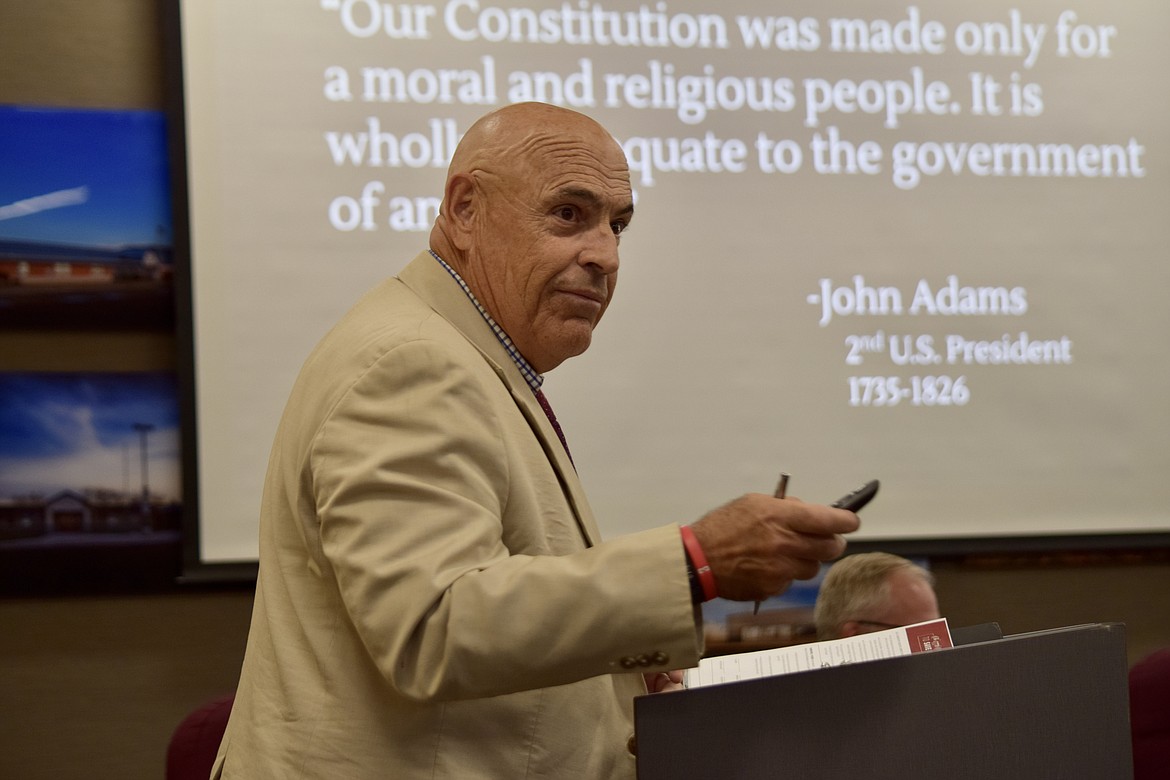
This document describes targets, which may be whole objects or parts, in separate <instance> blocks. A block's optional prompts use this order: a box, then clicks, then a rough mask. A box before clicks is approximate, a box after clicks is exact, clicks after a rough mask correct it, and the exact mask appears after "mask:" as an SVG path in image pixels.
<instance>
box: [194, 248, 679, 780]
mask: <svg viewBox="0 0 1170 780" xmlns="http://www.w3.org/2000/svg"><path fill="white" fill-rule="evenodd" d="M568 434H569V436H570V441H571V436H572V431H569V432H568ZM701 651H702V638H701V632H700V630H699V628H698V627H697V623H696V620H695V618H694V615H693V610H692V605H691V600H690V590H689V587H688V584H687V576H686V568H685V563H684V557H683V551H682V546H681V543H680V541H679V534H678V528H677V526H675V525H668V526H663V527H659V528H655V529H652V530H649V531H644V532H640V533H636V534H632V535H629V536H625V537H621V538H619V539H615V540H612V541H608V542H605V543H601V542H600V541H599V539H598V532H597V528H596V525H595V522H594V518H593V516H592V514H591V513H590V510H589V505H588V503H587V502H586V500H585V496H584V493H583V492H582V489H581V484H580V482H579V481H578V478H577V474H576V472H575V471H574V469H573V466H572V464H571V463H570V461H569V459H568V457H567V456H566V454H565V452H564V449H563V448H562V446H561V444H560V441H559V440H558V439H557V436H556V433H555V431H554V430H553V428H552V426H551V425H550V424H549V422H548V420H547V418H546V417H545V416H544V414H543V412H542V411H541V409H540V406H539V404H538V403H537V401H536V399H535V397H534V395H533V393H532V390H531V389H530V388H529V387H528V385H527V384H526V383H525V382H524V380H523V378H522V376H521V375H520V372H519V370H518V369H517V368H516V366H515V364H514V363H513V362H512V360H511V359H510V358H509V357H508V355H507V353H506V351H505V350H504V348H503V347H502V346H501V345H500V344H499V342H498V341H497V339H496V337H495V336H494V335H493V334H492V332H491V330H490V328H489V327H488V326H487V324H486V323H485V322H484V321H483V319H482V318H481V317H480V315H479V313H478V312H477V311H476V310H475V308H474V306H473V305H472V304H471V303H470V302H469V301H468V299H467V297H466V296H465V295H464V293H463V291H462V290H461V289H460V288H459V287H458V285H457V284H456V283H455V281H454V280H453V279H452V278H451V277H450V276H449V275H448V274H447V272H446V271H445V270H444V269H443V268H442V266H440V265H439V264H438V262H436V261H435V260H434V258H432V257H431V256H430V255H429V254H426V253H424V254H422V255H420V256H419V257H417V258H415V260H414V261H413V262H412V263H411V264H410V265H409V266H408V267H407V268H406V269H405V270H404V271H403V272H402V274H401V275H400V276H399V277H398V278H396V279H390V280H387V281H386V282H383V283H382V284H381V285H379V286H378V287H376V288H375V289H374V290H372V291H371V292H370V293H368V294H367V295H366V296H365V297H364V298H363V299H362V300H361V301H359V302H358V303H357V304H356V305H355V307H354V308H353V309H352V310H351V311H350V312H349V313H348V314H347V315H346V316H345V317H344V318H343V319H342V320H341V322H340V323H339V324H338V325H337V326H336V327H335V328H334V329H333V330H332V331H331V332H330V333H329V334H327V335H326V336H325V338H324V339H323V340H322V342H321V343H320V344H319V345H318V347H317V348H316V349H315V350H314V352H313V354H312V355H311V356H310V357H309V359H308V360H307V361H306V363H305V365H304V367H303V369H302V371H301V375H300V377H299V378H298V380H297V382H296V385H295V387H294V389H293V392H292V394H291V397H290V399H289V402H288V406H287V408H286V409H285V412H284V417H283V419H282V422H281V424H280V428H279V431H278V433H277V435H276V439H275V443H274V445H273V448H272V455H271V460H270V464H269V470H268V476H267V480H266V484H265V490H264V499H263V507H262V512H261V520H260V572H259V579H258V582H257V588H256V602H255V607H254V611H253V615H252V626H251V631H250V633H249V637H248V647H247V653H246V656H245V659H244V665H243V670H242V674H241V679H240V684H239V689H238V691H237V695H236V700H235V706H234V708H233V711H232V715H231V720H230V722H229V724H228V728H227V732H226V734H225V736H224V740H223V743H222V745H221V747H220V752H219V757H218V758H217V762H216V769H215V772H214V773H213V777H223V778H243V779H245V780H259V779H260V778H281V779H282V780H285V779H288V778H329V779H330V780H333V779H335V778H415V777H418V778H453V779H455V780H475V778H500V779H501V780H519V779H520V778H556V779H557V780H569V779H571V778H589V779H590V780H592V779H594V778H632V777H633V776H634V758H633V757H632V756H631V755H630V753H629V751H628V750H627V740H628V739H629V737H630V736H632V734H633V698H634V696H636V695H639V694H643V693H645V687H644V684H643V681H642V677H641V674H640V672H644V671H661V670H667V669H675V668H682V667H687V666H691V665H693V664H695V663H696V662H697V659H698V657H699V655H700V653H701Z"/></svg>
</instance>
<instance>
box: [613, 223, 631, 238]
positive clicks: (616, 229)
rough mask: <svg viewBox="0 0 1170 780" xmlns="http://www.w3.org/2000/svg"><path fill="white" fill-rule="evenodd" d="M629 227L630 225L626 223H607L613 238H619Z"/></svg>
mask: <svg viewBox="0 0 1170 780" xmlns="http://www.w3.org/2000/svg"><path fill="white" fill-rule="evenodd" d="M629 226H630V223H628V222H610V223H609V229H610V230H612V231H613V234H614V235H615V236H620V235H621V234H622V233H625V232H626V229H627V228H628V227H629Z"/></svg>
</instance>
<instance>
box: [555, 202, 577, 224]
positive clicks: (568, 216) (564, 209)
mask: <svg viewBox="0 0 1170 780" xmlns="http://www.w3.org/2000/svg"><path fill="white" fill-rule="evenodd" d="M557 216H558V217H560V218H561V219H563V220H565V221H566V222H572V221H573V220H574V219H576V217H577V209H575V208H573V207H572V206H561V207H560V208H558V209H557Z"/></svg>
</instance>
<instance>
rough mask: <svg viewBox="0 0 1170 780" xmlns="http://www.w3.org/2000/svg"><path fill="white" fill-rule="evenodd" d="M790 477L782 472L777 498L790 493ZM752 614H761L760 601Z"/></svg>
mask: <svg viewBox="0 0 1170 780" xmlns="http://www.w3.org/2000/svg"><path fill="white" fill-rule="evenodd" d="M788 477H789V474H788V472H787V471H782V472H780V482H779V483H778V484H777V485H776V492H775V493H773V495H774V496H776V498H784V496H785V495H787V493H788ZM752 614H753V615H758V614H760V602H758V601H757V602H756V605H755V606H754V607H752Z"/></svg>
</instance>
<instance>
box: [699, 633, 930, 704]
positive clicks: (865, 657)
mask: <svg viewBox="0 0 1170 780" xmlns="http://www.w3.org/2000/svg"><path fill="white" fill-rule="evenodd" d="M951 646H952V644H951V632H950V628H949V627H948V626H947V621H946V618H939V619H938V620H928V621H926V622H924V623H915V624H914V625H911V626H901V627H898V628H890V629H886V630H885V631H877V632H874V633H872V634H859V635H858V636H851V637H846V638H845V639H833V640H830V641H827V642H809V643H808V644H802V645H793V646H790V647H777V648H772V649H770V650H757V651H755V652H750V653H735V654H733V655H720V656H715V657H714V658H704V659H703V660H702V661H699V665H698V666H697V667H695V668H694V669H688V670H687V671H686V674H685V675H684V676H683V685H684V686H686V687H687V688H699V687H702V686H704V685H718V684H720V683H728V682H735V681H737V680H751V679H754V678H757V677H770V676H772V675H776V674H788V673H789V672H804V671H808V670H810V669H822V668H824V667H827V666H842V665H844V664H853V663H859V662H862V661H875V660H877V659H879V658H893V657H894V656H899V655H910V654H911V653H922V652H926V651H929V650H941V649H943V648H946V647H951Z"/></svg>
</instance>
